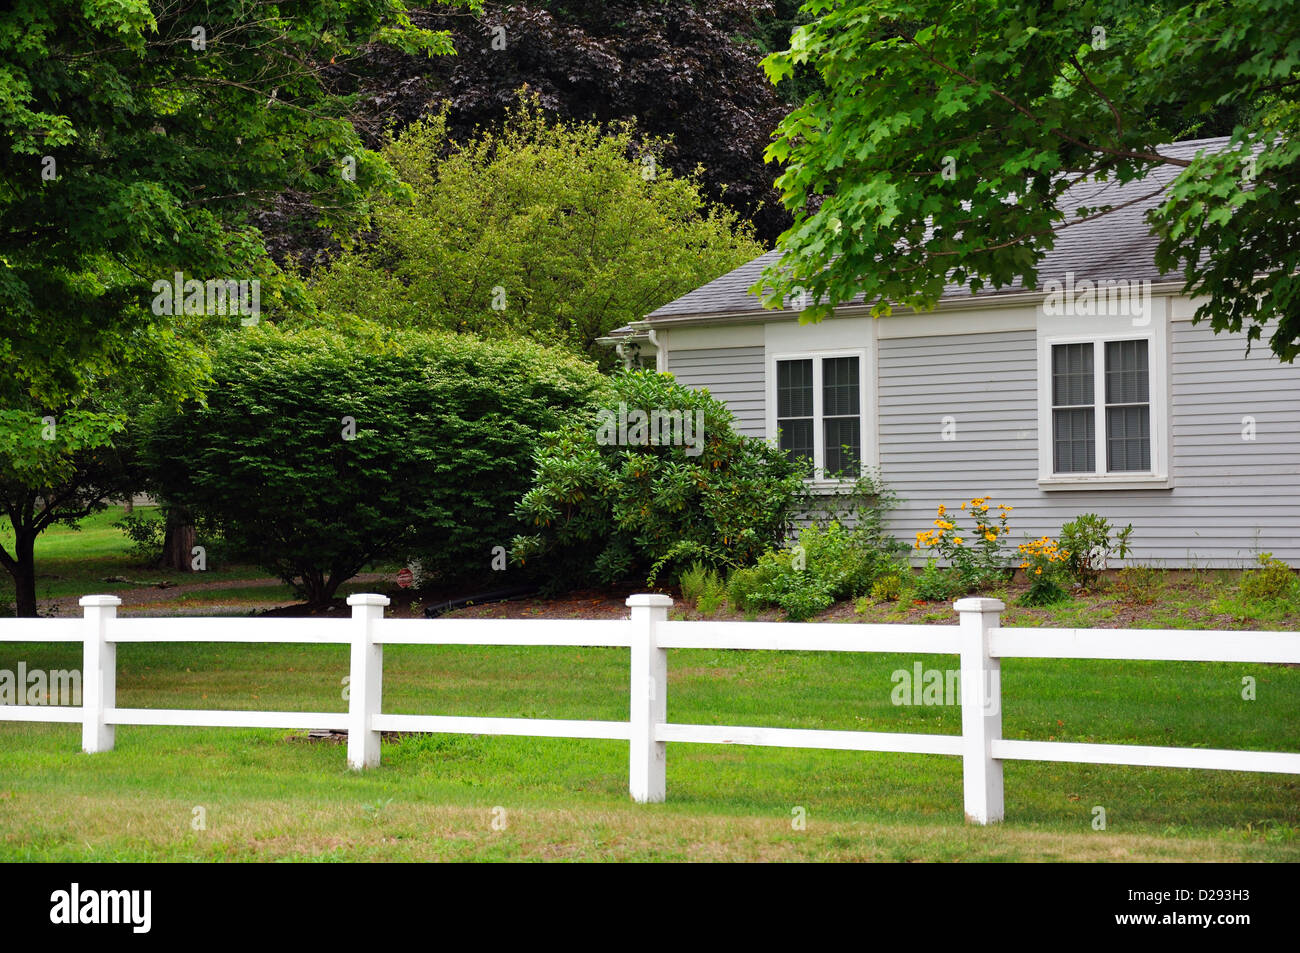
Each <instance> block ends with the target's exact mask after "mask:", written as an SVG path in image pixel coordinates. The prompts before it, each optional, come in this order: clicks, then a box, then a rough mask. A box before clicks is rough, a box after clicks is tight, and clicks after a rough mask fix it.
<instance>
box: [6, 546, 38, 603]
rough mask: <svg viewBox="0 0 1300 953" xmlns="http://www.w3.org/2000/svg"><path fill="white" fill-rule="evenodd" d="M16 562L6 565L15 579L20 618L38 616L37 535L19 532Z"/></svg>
mask: <svg viewBox="0 0 1300 953" xmlns="http://www.w3.org/2000/svg"><path fill="white" fill-rule="evenodd" d="M14 557H15V562H14V564H13V565H12V566H6V567H5V568H6V569H8V570H9V575H11V576H13V579H14V592H15V597H14V609H15V613H14V614H15V615H17V616H18V617H19V618H20V619H23V618H26V619H31V618H35V616H36V536H35V534H32V535H30V536H28V535H26V534H19V535H18V537H17V538H16V539H15V540H14Z"/></svg>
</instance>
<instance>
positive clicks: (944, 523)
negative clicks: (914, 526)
mask: <svg viewBox="0 0 1300 953" xmlns="http://www.w3.org/2000/svg"><path fill="white" fill-rule="evenodd" d="M934 525H935V526H937V527H939V528H940V529H955V528H956V527H955V526H954V525H953V524H952V523H949V522H948V521H947V520H935V521H934Z"/></svg>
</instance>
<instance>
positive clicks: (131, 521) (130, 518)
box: [113, 513, 167, 566]
mask: <svg viewBox="0 0 1300 953" xmlns="http://www.w3.org/2000/svg"><path fill="white" fill-rule="evenodd" d="M113 526H114V527H116V528H117V529H120V530H121V531H122V533H123V535H125V536H126V538H127V539H129V540H130V541H131V546H130V549H129V550H128V552H129V553H130V554H131V558H132V559H134V560H136V561H137V562H140V563H143V564H144V565H147V566H156V565H158V562H159V561H160V560H161V559H162V555H163V537H164V535H165V533H166V528H167V521H166V520H164V519H163V518H162V517H151V516H146V515H145V514H143V513H128V514H127V515H125V516H123V517H122V518H121V519H120V520H118V521H117V522H116V523H114V524H113Z"/></svg>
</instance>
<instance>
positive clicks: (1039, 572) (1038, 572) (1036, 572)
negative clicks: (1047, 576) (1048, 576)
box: [1034, 569, 1043, 576]
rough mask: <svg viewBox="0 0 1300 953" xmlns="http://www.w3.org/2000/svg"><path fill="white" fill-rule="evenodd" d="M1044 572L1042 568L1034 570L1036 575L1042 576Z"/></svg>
mask: <svg viewBox="0 0 1300 953" xmlns="http://www.w3.org/2000/svg"><path fill="white" fill-rule="evenodd" d="M1042 574H1043V571H1042V570H1041V569H1035V570H1034V575H1035V576H1041V575H1042Z"/></svg>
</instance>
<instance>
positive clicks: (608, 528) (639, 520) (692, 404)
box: [513, 371, 803, 605]
mask: <svg viewBox="0 0 1300 953" xmlns="http://www.w3.org/2000/svg"><path fill="white" fill-rule="evenodd" d="M637 410H642V411H646V412H651V411H656V412H660V413H664V412H672V413H680V414H683V415H685V416H686V418H687V419H689V420H691V421H697V420H700V421H702V426H696V425H695V424H694V423H693V424H692V427H691V428H683V429H681V430H680V431H679V433H680V435H681V436H682V437H683V441H682V443H680V444H673V443H663V442H651V441H650V439H649V438H650V435H649V433H648V431H647V430H646V429H638V428H636V427H635V426H634V424H633V421H632V418H633V412H634V411H637ZM624 421H626V426H624V425H623V422H624ZM733 422H734V418H733V417H732V415H731V412H730V411H729V410H728V409H727V408H726V406H725V405H723V404H721V403H720V402H718V401H717V400H714V399H713V398H712V397H711V396H709V394H708V393H707V392H706V391H695V390H690V389H688V388H685V387H683V386H681V385H680V384H678V383H677V382H676V381H674V380H673V378H672V375H670V374H658V373H654V372H652V371H638V372H635V373H626V374H619V375H616V376H615V377H614V378H613V379H612V381H611V385H610V388H609V390H608V392H607V393H606V395H605V399H604V403H603V404H602V406H601V407H600V409H599V413H598V414H597V415H596V416H595V417H588V418H586V419H584V420H582V421H579V422H574V423H571V424H569V425H567V426H565V427H563V428H561V429H559V430H557V431H555V432H553V433H548V434H546V435H545V437H544V439H543V440H542V441H541V446H540V447H539V448H538V449H537V451H536V454H535V457H534V464H535V471H534V474H533V478H532V486H531V488H530V489H529V490H528V491H527V492H526V493H525V494H524V495H523V498H522V500H521V501H520V503H519V506H518V508H517V510H516V512H517V514H518V517H519V518H520V519H521V520H522V521H523V522H524V523H525V524H526V525H528V526H529V527H530V528H531V532H530V533H529V534H527V535H520V536H518V537H517V538H516V539H515V541H514V544H513V552H514V553H515V555H516V557H517V558H519V559H524V560H527V561H528V562H530V563H536V564H538V565H540V566H541V568H542V571H544V572H545V573H547V574H548V575H549V576H550V577H551V578H552V579H554V580H556V581H557V583H558V582H564V583H567V584H570V585H572V584H577V583H579V582H595V583H610V582H616V581H622V580H626V579H629V578H633V577H640V578H641V579H644V580H645V581H646V583H647V584H648V585H654V584H655V580H656V579H657V578H658V577H659V575H660V574H663V575H666V576H667V577H669V578H672V577H674V576H677V575H679V574H680V572H681V570H682V569H683V568H685V567H687V566H690V565H691V564H692V563H695V562H701V563H704V564H705V565H707V566H710V567H712V568H715V569H723V568H737V567H741V566H746V565H749V564H751V563H753V562H754V561H755V560H756V559H758V557H759V555H760V554H761V553H763V552H764V551H765V550H768V549H770V548H772V547H774V546H776V545H777V544H778V543H779V542H780V541H781V540H782V539H783V538H784V537H785V534H786V531H787V528H788V526H789V523H790V519H791V515H792V514H793V512H794V511H795V507H796V506H797V505H798V502H799V500H800V498H801V496H802V494H803V481H802V479H801V478H800V475H799V472H798V470H797V468H796V467H795V465H794V464H793V463H792V462H791V461H790V460H789V459H788V458H787V457H786V456H785V454H783V453H781V452H780V451H778V450H776V449H774V448H772V447H771V446H770V445H769V444H768V443H767V442H766V441H763V440H758V439H755V438H753V437H746V436H742V435H741V434H738V433H737V432H736V431H735V430H734V429H733V426H732V425H733ZM688 430H689V432H688ZM660 433H662V430H661V431H660ZM687 438H689V442H688V440H687ZM733 605H734V603H733Z"/></svg>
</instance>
